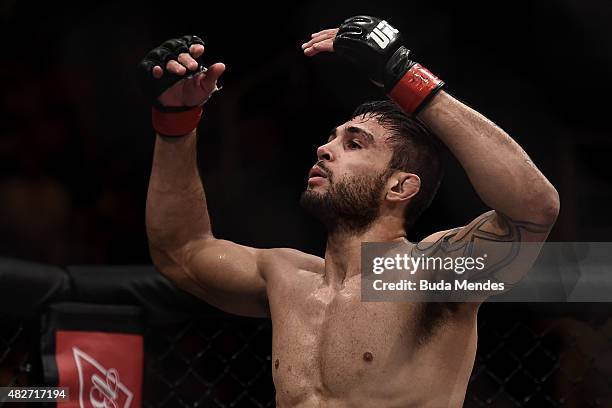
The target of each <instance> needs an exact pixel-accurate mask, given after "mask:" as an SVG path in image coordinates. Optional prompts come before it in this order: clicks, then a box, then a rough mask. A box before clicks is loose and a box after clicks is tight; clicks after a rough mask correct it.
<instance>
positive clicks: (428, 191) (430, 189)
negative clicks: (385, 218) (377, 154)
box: [352, 100, 444, 229]
mask: <svg viewBox="0 0 612 408" xmlns="http://www.w3.org/2000/svg"><path fill="white" fill-rule="evenodd" d="M358 116H362V117H364V118H365V117H368V116H373V117H375V118H376V119H377V120H378V123H380V124H381V125H382V126H383V127H384V128H385V129H387V130H389V131H391V136H389V138H387V141H388V142H390V145H391V147H392V149H393V154H392V156H391V160H390V161H389V169H390V170H400V171H406V172H409V173H414V174H416V175H418V176H419V178H420V179H421V189H420V190H419V192H418V193H417V194H416V196H414V197H413V198H412V200H411V202H410V205H408V207H407V208H406V216H405V220H404V226H405V228H406V229H408V228H409V227H411V226H412V225H413V224H414V223H415V222H416V220H417V219H418V218H419V216H420V215H421V214H422V213H423V211H425V210H426V209H427V207H429V205H430V204H431V202H432V200H433V198H434V197H435V195H436V192H437V191H438V188H439V187H440V182H441V181H442V175H443V173H444V171H443V168H442V160H441V153H442V151H443V150H444V146H443V145H442V143H440V141H439V140H438V138H437V137H436V136H435V135H433V134H432V133H431V132H430V131H429V130H428V129H427V128H426V127H425V125H424V124H423V123H422V122H421V121H419V120H418V119H416V118H413V117H410V116H408V115H406V114H405V113H404V112H403V111H402V110H401V109H400V107H399V106H398V105H397V104H395V103H394V102H392V101H389V100H384V101H371V102H365V103H363V104H361V105H359V106H358V107H357V108H356V109H355V111H354V112H353V116H352V118H356V117H358Z"/></svg>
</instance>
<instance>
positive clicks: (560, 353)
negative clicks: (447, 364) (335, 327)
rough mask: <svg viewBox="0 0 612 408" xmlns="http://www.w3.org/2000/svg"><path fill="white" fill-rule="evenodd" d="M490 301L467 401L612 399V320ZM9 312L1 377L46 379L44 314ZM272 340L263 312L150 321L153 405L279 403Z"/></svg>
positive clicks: (598, 402) (582, 403) (607, 402)
mask: <svg viewBox="0 0 612 408" xmlns="http://www.w3.org/2000/svg"><path fill="white" fill-rule="evenodd" d="M482 309H483V310H482V311H481V314H480V315H479V340H478V353H477V358H476V363H475V366H474V369H473V373H472V378H471V380H470V384H469V387H468V391H467V395H466V401H465V406H466V407H612V320H611V319H609V318H604V319H603V320H602V319H600V320H599V321H594V320H592V321H589V320H582V319H576V318H563V317H554V318H541V317H532V316H529V315H527V316H525V315H519V316H515V315H513V314H512V313H508V312H507V310H506V311H504V312H503V313H498V310H497V309H498V305H485V306H483V308H482ZM0 319H1V321H2V325H1V328H0V384H2V385H9V386H27V385H40V384H41V379H42V374H41V368H40V363H39V362H38V360H37V359H39V358H40V355H39V351H38V349H39V326H38V322H31V321H25V322H22V321H14V320H11V319H10V318H8V317H6V316H0ZM271 340H272V339H271V325H270V323H269V321H267V320H260V319H240V318H235V319H234V318H231V319H220V318H203V319H197V320H190V321H187V322H183V323H179V324H174V325H165V326H156V327H150V328H149V329H148V330H147V332H146V333H145V375H144V385H143V387H144V388H143V395H144V404H143V405H144V406H145V407H151V408H152V407H273V406H274V401H275V399H274V387H273V384H272V375H271V362H270V359H271V356H270V353H271ZM0 406H2V403H0ZM7 406H8V404H7ZM11 406H14V405H11Z"/></svg>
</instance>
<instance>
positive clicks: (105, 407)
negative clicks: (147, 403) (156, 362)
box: [55, 330, 143, 408]
mask: <svg viewBox="0 0 612 408" xmlns="http://www.w3.org/2000/svg"><path fill="white" fill-rule="evenodd" d="M55 341H56V348H55V358H56V362H57V371H58V377H59V383H58V386H59V387H68V388H69V390H70V400H69V401H67V402H63V403H62V407H66V408H72V407H75V408H76V407H78V408H137V407H140V406H141V405H142V404H141V395H140V394H141V388H142V368H143V339H142V336H140V335H136V334H120V333H105V332H90V331H64V330H58V331H57V332H56V338H55Z"/></svg>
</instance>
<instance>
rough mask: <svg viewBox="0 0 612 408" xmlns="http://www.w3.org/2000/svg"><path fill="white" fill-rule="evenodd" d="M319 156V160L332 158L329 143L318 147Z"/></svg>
mask: <svg viewBox="0 0 612 408" xmlns="http://www.w3.org/2000/svg"><path fill="white" fill-rule="evenodd" d="M317 158H318V159H319V160H327V161H330V160H332V158H333V156H332V153H331V150H330V149H329V143H327V144H324V145H322V146H319V147H318V148H317Z"/></svg>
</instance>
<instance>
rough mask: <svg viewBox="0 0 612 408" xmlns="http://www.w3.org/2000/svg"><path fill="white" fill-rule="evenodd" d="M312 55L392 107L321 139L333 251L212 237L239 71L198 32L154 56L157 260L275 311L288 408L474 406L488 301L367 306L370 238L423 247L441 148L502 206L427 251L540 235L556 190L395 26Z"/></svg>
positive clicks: (320, 201) (522, 268)
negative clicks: (199, 137)
mask: <svg viewBox="0 0 612 408" xmlns="http://www.w3.org/2000/svg"><path fill="white" fill-rule="evenodd" d="M302 49H303V53H304V54H305V55H306V56H309V57H310V56H313V55H315V54H317V53H319V52H334V53H336V54H339V55H340V56H342V57H344V58H347V59H348V60H349V61H351V62H352V63H353V64H354V66H355V68H356V69H360V70H362V71H363V72H364V73H365V74H366V75H367V78H369V79H370V80H371V81H372V82H373V83H374V84H376V85H377V86H379V87H380V88H381V89H382V90H384V92H385V93H386V94H387V96H388V97H389V98H390V99H391V100H392V101H394V102H391V101H388V100H387V101H381V102H373V103H366V104H364V105H361V106H360V107H359V108H358V109H357V111H356V112H355V114H354V115H353V117H352V118H350V119H349V120H348V121H347V122H344V123H341V124H339V125H338V126H337V127H336V128H335V129H334V130H333V131H332V133H331V135H329V139H328V140H327V141H326V142H325V143H324V144H323V145H321V146H320V147H319V148H318V149H317V152H316V153H317V158H318V161H317V162H316V164H315V165H314V166H313V168H312V169H311V170H310V173H309V178H308V183H307V187H306V190H305V192H304V193H303V196H302V199H301V204H302V205H303V206H304V207H305V208H306V209H308V210H309V211H311V212H312V213H314V214H315V215H316V216H317V217H318V218H319V219H321V221H322V222H323V223H324V224H325V226H326V227H327V229H328V239H327V246H326V250H325V257H324V258H319V257H317V256H314V255H310V254H306V253H303V252H301V251H298V250H295V249H289V248H273V249H257V248H251V247H246V246H243V245H239V244H237V243H234V242H231V241H227V240H224V239H221V238H218V237H216V236H215V235H214V234H213V231H212V230H211V223H210V218H209V215H208V212H207V206H206V198H205V194H204V189H203V186H202V181H201V179H200V177H199V173H198V168H197V164H196V130H195V129H196V127H197V124H198V121H199V119H200V116H201V113H202V105H203V104H204V102H205V101H206V100H207V99H208V98H209V97H210V95H211V94H212V93H213V92H214V91H215V90H216V89H217V87H216V83H217V79H218V78H219V77H220V75H221V74H222V73H223V71H224V69H225V66H224V65H223V64H221V63H216V64H213V65H211V66H209V67H208V69H207V70H206V69H202V67H201V63H200V62H199V58H200V57H201V56H202V54H203V53H204V44H203V42H202V40H201V39H199V38H198V37H195V36H185V37H181V38H178V39H173V40H169V41H167V42H165V43H164V44H163V45H162V46H161V47H158V48H155V49H154V50H152V51H151V52H150V53H149V54H148V55H147V56H146V57H145V59H144V60H143V61H142V62H141V64H140V70H141V74H142V76H143V82H144V86H145V88H146V89H148V90H149V92H150V94H151V96H152V101H153V105H154V108H153V126H154V128H155V130H156V132H157V136H156V142H155V152H154V158H153V166H152V172H151V178H150V184H149V190H148V197H147V209H146V225H147V233H148V238H149V246H150V252H151V257H152V259H153V262H154V264H155V265H156V266H157V268H158V269H159V270H160V271H161V272H162V273H163V274H164V275H165V276H167V277H168V278H170V279H171V280H173V281H174V282H175V283H176V284H177V285H178V286H180V287H182V288H184V289H185V290H187V291H189V292H191V293H193V294H195V295H196V296H199V297H200V298H202V299H204V300H205V301H206V302H208V303H210V304H212V305H214V306H216V307H218V308H220V309H223V310H225V311H227V312H230V313H235V314H239V315H245V316H258V317H270V318H271V320H272V326H273V341H272V373H273V379H274V384H275V387H276V393H277V395H276V401H277V402H276V403H277V406H279V407H321V406H325V407H436V408H438V407H460V406H461V405H462V404H463V400H464V398H465V391H466V387H467V383H468V379H469V377H470V372H471V370H472V366H473V363H474V357H475V352H476V337H477V329H476V315H477V311H478V308H479V305H480V302H455V303H448V304H446V303H445V304H440V303H427V302H362V301H361V299H360V285H361V280H360V273H361V270H360V269H361V266H360V246H361V243H362V242H404V243H405V245H407V246H413V247H414V246H415V245H419V244H421V243H411V242H409V241H408V240H406V239H405V237H406V231H407V228H410V225H411V224H412V223H413V222H414V220H415V219H416V218H417V217H418V215H419V214H420V213H421V212H422V211H423V210H424V209H425V208H426V207H427V206H428V204H429V203H430V201H431V199H432V197H433V196H434V195H435V193H436V189H437V186H438V184H439V179H440V159H439V154H438V153H437V152H438V149H437V148H436V144H439V143H440V142H442V143H443V144H445V145H446V147H447V148H448V149H449V150H450V152H451V153H452V154H453V155H454V156H455V157H456V158H457V160H459V162H460V164H461V165H462V167H463V168H464V169H465V171H466V173H467V175H468V177H469V179H470V181H471V183H472V184H473V186H474V188H475V190H476V192H477V193H478V195H479V196H480V198H481V199H482V201H483V202H484V203H485V204H486V205H487V206H488V207H489V208H491V209H492V210H491V211H489V212H486V213H484V214H482V215H481V216H479V217H478V218H476V219H475V220H473V221H472V222H470V223H469V224H468V225H466V226H464V227H459V228H454V229H451V230H447V231H441V232H438V233H435V234H433V235H431V236H429V237H427V238H425V240H424V241H423V242H424V243H426V244H428V245H429V247H431V246H442V245H444V248H442V247H441V248H442V249H443V250H445V248H446V249H448V248H452V247H453V245H455V244H458V245H461V244H462V243H465V242H471V243H472V244H473V245H474V251H475V252H478V245H479V244H478V242H479V240H478V238H480V237H484V238H486V240H487V242H490V241H495V240H499V241H504V242H508V241H511V242H518V243H524V242H531V243H536V245H537V243H541V242H543V241H544V240H545V239H546V237H547V235H548V233H549V231H550V229H551V227H552V225H553V224H554V222H555V220H556V217H557V214H558V211H559V198H558V194H557V191H556V190H555V188H554V187H553V186H552V185H551V183H550V182H549V181H548V180H547V179H546V177H544V175H543V174H542V173H541V172H540V171H539V170H538V169H537V168H536V166H535V165H534V164H533V162H532V161H531V160H530V159H529V157H528V156H527V154H526V153H525V152H524V151H523V150H522V149H521V147H520V146H519V145H518V144H517V143H516V142H515V141H514V140H513V139H512V138H510V137H509V136H508V135H507V134H506V133H505V132H504V131H503V130H502V129H500V128H499V127H497V126H496V125H495V124H494V123H492V122H491V121H489V120H488V119H486V118H485V117H483V116H482V115H481V114H479V113H478V112H476V111H474V110H473V109H471V108H470V107H468V106H466V105H464V104H463V103H461V102H459V101H458V100H457V99H455V98H453V97H452V96H450V95H449V94H448V93H446V92H445V91H444V90H443V87H442V85H443V83H442V81H441V80H439V79H438V78H437V77H435V76H434V75H433V74H431V73H430V72H429V71H427V70H426V69H425V68H423V67H422V66H421V65H420V64H418V63H415V62H414V61H412V60H411V55H410V53H409V51H408V49H406V48H405V47H404V46H403V45H402V39H401V37H400V34H399V33H398V31H397V30H396V29H395V28H393V27H392V26H390V25H389V24H388V23H386V22H385V21H383V20H380V19H377V18H373V17H368V16H357V17H352V18H350V19H348V20H346V21H345V22H344V23H343V24H342V25H341V26H340V28H339V29H336V28H334V29H329V30H323V31H320V32H318V33H315V34H313V35H312V38H311V39H310V40H309V41H308V42H307V43H305V44H304V45H303V46H302ZM364 79H365V78H364ZM313 114H316V112H313ZM434 135H435V136H434ZM438 146H439V145H438ZM448 254H449V255H450V256H453V252H452V250H449V251H448ZM519 255H520V254H519ZM519 255H517V256H516V258H517V259H518V258H520V256H519ZM526 258H527V259H526ZM534 258H535V254H533V253H528V254H527V255H524V256H523V257H522V259H521V262H520V263H519V262H513V261H512V260H510V262H507V263H506V266H505V268H504V270H502V271H501V273H502V274H503V273H504V272H505V271H510V272H512V273H513V274H515V275H516V274H517V272H518V273H519V274H524V273H525V272H526V271H527V270H528V269H529V266H530V265H531V264H532V263H533V261H534ZM497 272H499V271H497Z"/></svg>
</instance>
